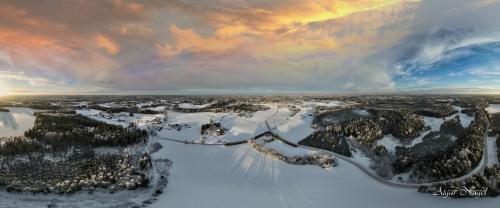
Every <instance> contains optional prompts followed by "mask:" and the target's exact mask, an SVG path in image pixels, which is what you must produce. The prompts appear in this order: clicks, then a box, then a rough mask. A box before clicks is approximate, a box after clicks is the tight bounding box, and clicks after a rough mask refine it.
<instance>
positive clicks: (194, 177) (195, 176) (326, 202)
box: [152, 141, 500, 208]
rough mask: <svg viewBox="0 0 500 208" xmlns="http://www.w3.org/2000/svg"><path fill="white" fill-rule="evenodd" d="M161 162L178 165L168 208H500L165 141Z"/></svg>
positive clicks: (165, 200) (249, 153) (166, 196)
mask: <svg viewBox="0 0 500 208" xmlns="http://www.w3.org/2000/svg"><path fill="white" fill-rule="evenodd" d="M161 143H162V144H163V145H164V147H165V148H164V149H162V150H161V151H160V152H158V153H155V154H154V157H156V158H162V157H166V158H170V159H171V160H172V161H174V164H173V166H172V169H171V170H170V177H169V184H168V185H167V188H166V192H165V193H163V195H162V196H161V197H160V198H159V200H158V201H157V202H155V203H154V204H153V206H152V207H154V208H160V207H161V208H163V207H184V208H191V207H193V208H198V207H249V208H250V207H252V208H254V207H297V208H306V207H315V208H321V207H325V208H331V207H343V208H350V207H403V206H404V207H410V208H411V207H415V208H416V207H418V208H420V207H429V208H432V207H457V208H459V207H482V208H483V207H484V208H488V207H497V204H498V202H500V201H499V199H493V198H486V199H460V200H458V199H443V198H440V197H436V196H432V195H430V194H420V193H418V192H416V191H415V190H408V189H400V188H392V187H388V186H386V185H384V184H381V183H379V182H377V181H374V180H373V179H371V178H370V177H368V176H366V175H365V174H364V173H363V172H362V171H360V170H359V169H358V168H356V167H354V166H353V165H350V164H348V163H345V162H342V161H340V162H339V165H338V166H336V167H334V168H332V169H326V170H325V169H322V168H319V167H316V166H296V165H289V164H286V163H284V162H281V161H279V160H275V159H272V158H270V157H267V156H265V155H262V154H259V153H258V152H256V151H254V150H251V149H250V148H249V147H248V145H246V144H245V145H240V146H233V147H219V146H199V145H185V144H181V143H175V142H170V141H161Z"/></svg>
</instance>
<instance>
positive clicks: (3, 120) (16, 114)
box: [0, 107, 36, 137]
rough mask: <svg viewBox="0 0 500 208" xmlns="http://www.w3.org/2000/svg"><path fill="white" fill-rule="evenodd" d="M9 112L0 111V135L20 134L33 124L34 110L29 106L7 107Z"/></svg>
mask: <svg viewBox="0 0 500 208" xmlns="http://www.w3.org/2000/svg"><path fill="white" fill-rule="evenodd" d="M6 109H9V111H10V112H0V137H8V136H22V135H24V132H25V131H27V130H28V129H30V128H32V127H33V126H34V125H35V116H34V115H33V114H34V112H36V110H33V109H31V108H20V107H7V108H6Z"/></svg>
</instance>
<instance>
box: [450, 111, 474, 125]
mask: <svg viewBox="0 0 500 208" xmlns="http://www.w3.org/2000/svg"><path fill="white" fill-rule="evenodd" d="M453 107H454V108H455V110H457V111H458V115H459V116H460V123H461V124H462V126H463V127H464V128H465V127H469V126H470V123H471V122H472V121H473V120H474V117H472V116H468V115H467V114H464V113H462V109H463V108H461V107H458V106H453Z"/></svg>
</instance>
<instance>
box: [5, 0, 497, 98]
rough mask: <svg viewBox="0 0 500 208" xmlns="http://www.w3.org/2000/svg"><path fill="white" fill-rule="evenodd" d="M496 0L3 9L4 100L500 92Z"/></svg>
mask: <svg viewBox="0 0 500 208" xmlns="http://www.w3.org/2000/svg"><path fill="white" fill-rule="evenodd" d="M499 9H500V1H497V0H480V1H466V0H458V1H452V0H443V1H427V0H423V1H417V0H411V1H410V0H408V1H399V0H340V1H334V0H305V1H304V0H278V1H264V0H237V1H229V0H207V1H195V0H168V1H161V0H154V1H127V0H109V1H69V0H68V1H60V2H58V3H54V2H53V1H48V0H43V1H38V2H37V3H29V2H25V1H12V0H3V1H1V3H0V87H2V89H0V95H7V94H10V95H16V94H203V93H212V94H241V93H250V94H251V93H255V94H260V93H271V94H274V93H277V94H279V93H352V92H355V93H357V92H407V91H412V92H413V91H422V92H426V91H435V90H442V91H443V92H446V91H450V90H452V91H454V92H457V91H459V92H481V93H496V92H498V90H499V89H500V79H499V78H500V67H499V65H498V62H497V61H496V60H497V58H498V57H499V56H500V50H499V49H500V26H499V25H498V24H497V23H496V22H495V21H496V20H497V19H498V17H499V15H498V14H497V13H498V12H497V11H499Z"/></svg>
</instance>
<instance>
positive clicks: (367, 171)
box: [266, 120, 490, 189]
mask: <svg viewBox="0 0 500 208" xmlns="http://www.w3.org/2000/svg"><path fill="white" fill-rule="evenodd" d="M266 126H267V128H268V129H269V131H271V132H272V129H271V128H270V126H269V124H268V123H267V120H266ZM488 129H490V122H489V120H488V125H487V126H486V130H485V132H484V139H483V142H484V145H483V156H482V158H481V161H480V162H479V164H478V165H477V166H476V168H474V169H473V170H472V171H470V172H469V173H467V174H465V175H463V176H460V177H458V178H453V179H448V180H443V181H436V182H432V183H418V184H412V183H401V182H395V181H389V180H387V179H385V178H382V177H380V176H379V175H377V174H376V173H374V172H373V171H371V170H370V169H369V168H368V167H365V166H363V165H362V164H360V163H359V162H357V161H355V160H353V159H352V158H350V157H346V156H344V155H341V154H338V153H335V152H332V151H329V150H325V149H320V148H316V147H310V146H304V145H298V146H299V147H302V148H306V149H311V150H315V151H322V152H327V153H330V154H333V155H335V156H336V157H337V158H339V159H341V160H343V161H345V162H347V163H350V164H352V165H354V166H356V167H358V168H359V169H360V170H361V171H363V172H364V173H365V174H366V175H367V176H369V177H371V178H372V179H374V180H376V181H378V182H380V183H382V184H384V185H387V186H391V187H395V188H407V189H415V188H418V187H420V186H432V185H435V184H436V183H446V182H462V181H464V180H465V179H467V178H469V177H471V176H472V175H474V174H476V173H479V172H482V171H483V170H484V168H485V167H486V165H487V164H488V149H489V148H488V142H487V139H488ZM276 135H277V134H276Z"/></svg>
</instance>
